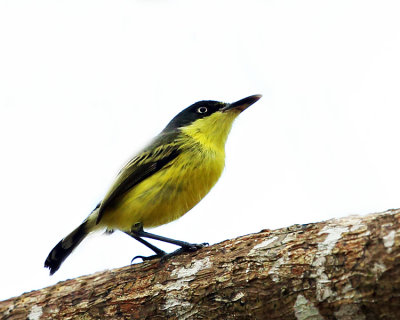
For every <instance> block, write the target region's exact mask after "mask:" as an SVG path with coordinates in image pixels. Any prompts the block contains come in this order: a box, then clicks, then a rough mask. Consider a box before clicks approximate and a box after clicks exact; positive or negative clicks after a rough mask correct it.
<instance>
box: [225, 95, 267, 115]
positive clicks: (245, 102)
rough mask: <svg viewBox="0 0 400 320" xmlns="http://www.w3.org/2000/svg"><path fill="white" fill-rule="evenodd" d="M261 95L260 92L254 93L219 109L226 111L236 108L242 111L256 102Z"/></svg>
mask: <svg viewBox="0 0 400 320" xmlns="http://www.w3.org/2000/svg"><path fill="white" fill-rule="evenodd" d="M261 97H262V95H261V94H255V95H253V96H250V97H247V98H244V99H241V100H239V101H236V102H233V103H230V104H227V105H226V106H225V107H223V108H222V109H221V111H228V110H233V109H235V110H238V111H240V112H242V111H243V110H245V109H247V108H248V107H250V106H251V105H252V104H254V103H256V102H257V101H258V100H259V99H260V98H261Z"/></svg>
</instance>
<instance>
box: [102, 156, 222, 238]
mask: <svg viewBox="0 0 400 320" xmlns="http://www.w3.org/2000/svg"><path fill="white" fill-rule="evenodd" d="M167 166H168V167H166V168H163V169H161V170H160V171H158V172H157V173H155V174H154V175H152V176H151V177H149V178H147V179H145V180H144V181H142V182H141V183H139V184H138V185H137V186H135V187H134V188H132V189H131V190H130V191H128V192H127V193H126V194H125V195H124V196H123V197H122V198H121V200H120V201H118V204H117V205H116V206H115V207H112V208H109V209H106V212H105V213H104V216H103V218H102V220H101V222H102V223H101V224H102V225H103V226H107V227H108V228H112V229H120V230H130V229H131V228H132V226H133V225H134V224H136V223H141V224H142V225H143V227H145V228H151V227H157V226H159V225H162V224H165V223H168V222H171V221H173V220H175V219H178V218H180V217H181V216H182V215H184V214H185V213H186V212H188V211H189V210H190V209H191V208H193V207H194V206H195V205H196V204H197V203H198V202H199V201H200V200H201V199H202V198H203V197H204V196H205V195H206V194H207V193H208V192H209V191H210V189H211V188H212V187H213V186H214V184H215V183H216V182H217V180H218V179H219V177H220V175H221V173H222V171H223V168H224V154H223V153H218V152H214V151H207V152H206V153H205V152H204V150H203V152H201V153H196V154H195V153H194V152H184V153H182V154H180V155H179V156H178V157H177V158H176V159H175V160H173V162H172V163H171V164H168V165H167Z"/></svg>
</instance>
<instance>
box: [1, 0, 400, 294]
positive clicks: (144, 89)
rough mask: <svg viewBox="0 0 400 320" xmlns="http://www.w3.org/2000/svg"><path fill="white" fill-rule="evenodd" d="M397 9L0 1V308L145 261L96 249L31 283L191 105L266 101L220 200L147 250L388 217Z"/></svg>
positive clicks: (205, 204) (399, 36)
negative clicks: (122, 173)
mask: <svg viewBox="0 0 400 320" xmlns="http://www.w3.org/2000/svg"><path fill="white" fill-rule="evenodd" d="M399 9H400V5H399V4H398V1H365V0H363V1H354V0H346V1H321V0H318V1H317V0H316V1H282V0H279V1H267V0H263V1H255V0H247V1H233V0H227V1H216V0H210V1H209V0H203V1H189V0H183V1H167V0H164V1H161V0H154V1H145V0H142V1H134V0H129V1H99V0H96V1H94V0H93V1H89V0H86V1H85V0H83V1H82V0H79V1H59V0H51V1H20V0H12V1H11V0H10V1H5V0H2V1H0V46H1V48H0V139H1V145H0V147H1V156H0V194H1V206H0V212H1V232H0V245H1V261H0V299H6V298H9V297H11V296H15V295H19V294H21V293H22V292H24V291H29V290H33V289H39V288H42V287H45V286H48V285H51V284H54V283H56V282H58V281H60V280H64V279H67V278H73V277H76V276H79V275H84V274H88V273H93V272H96V271H101V270H105V269H108V268H116V267H121V266H125V265H127V264H129V263H130V259H131V258H132V257H133V256H135V255H139V254H142V255H145V254H150V251H149V250H148V249H147V248H146V247H144V246H143V245H141V244H139V243H137V242H135V241H134V240H132V239H130V238H129V237H128V236H126V235H124V234H122V233H119V232H117V233H115V234H113V235H111V236H102V235H100V234H96V235H94V236H91V237H90V238H89V239H87V240H85V241H84V242H83V243H82V245H81V246H80V247H79V248H78V249H77V250H76V251H75V252H74V253H73V254H72V255H71V256H70V258H69V259H67V260H66V262H65V263H64V264H63V265H62V267H61V269H60V270H59V271H58V272H57V273H56V275H55V276H53V277H49V275H48V270H47V269H44V268H43V263H44V260H45V258H46V256H47V254H48V253H49V251H50V249H51V248H52V247H53V246H54V245H55V244H56V243H57V242H58V241H59V240H60V239H61V238H62V237H64V236H65V235H66V234H67V233H68V232H70V231H71V230H72V229H73V228H75V227H76V226H77V225H78V224H79V223H80V222H81V221H82V220H83V219H84V218H85V217H86V216H87V214H89V212H90V211H91V210H92V209H93V207H94V206H95V205H96V204H97V202H98V201H99V200H101V198H102V196H103V195H104V193H105V192H106V191H107V188H108V187H109V185H110V183H111V182H112V180H113V178H114V177H115V175H116V173H117V172H118V170H119V169H120V167H121V166H122V165H123V164H124V163H125V162H126V161H127V160H128V159H129V158H130V156H132V155H134V153H135V151H137V150H139V149H140V148H141V147H142V146H143V145H144V144H145V143H146V142H148V141H149V140H150V139H151V138H152V137H153V136H155V135H156V134H157V133H158V132H159V131H161V130H162V129H163V127H164V126H165V125H166V124H167V122H168V121H169V120H170V119H171V118H172V117H173V116H174V115H175V114H176V113H178V112H179V111H180V110H181V109H183V108H185V107H187V106H188V105H190V104H192V103H194V102H196V101H198V100H202V99H214V100H222V101H227V102H231V101H235V100H238V99H241V98H243V97H245V96H248V95H251V94H258V93H261V94H263V95H264V97H263V98H262V99H261V100H260V101H259V102H257V103H256V104H254V105H253V106H252V107H251V108H249V109H248V110H246V112H244V113H243V114H242V115H241V116H240V117H239V119H237V121H236V122H235V124H234V126H233V129H232V133H231V135H230V137H229V139H228V143H227V146H226V151H227V159H226V169H225V172H224V174H223V176H222V178H221V180H220V181H219V183H218V184H217V186H216V187H215V188H214V189H213V190H212V192H211V193H210V194H209V195H208V196H207V197H206V198H205V199H204V200H203V201H202V202H201V203H200V204H199V205H198V206H196V207H195V208H194V209H193V210H192V211H191V212H190V213H189V214H187V215H186V216H184V217H183V218H182V219H180V220H178V221H176V222H173V223H171V224H169V225H167V226H163V227H160V228H157V229H154V230H153V231H154V232H155V233H158V234H161V235H164V236H169V237H173V238H177V239H181V240H186V241H190V242H206V241H208V242H210V243H211V244H212V243H215V242H219V241H222V240H225V239H228V238H233V237H237V236H240V235H244V234H247V233H251V232H258V231H259V230H261V229H263V228H270V229H273V228H278V227H285V226H289V225H291V224H294V223H310V222H317V221H321V220H324V219H329V218H333V217H339V216H346V215H350V214H367V213H371V212H377V211H383V210H385V209H388V208H397V207H400V198H399V192H400V183H399V181H400V168H399V157H400V152H399V137H400V134H399V128H398V125H399V116H400V109H399V108H400V95H399V87H400V76H399V75H400V58H399V57H400V32H399V31H400V19H399V12H400V11H399ZM160 246H161V247H162V248H164V249H166V250H172V249H174V248H173V247H170V246H165V245H160Z"/></svg>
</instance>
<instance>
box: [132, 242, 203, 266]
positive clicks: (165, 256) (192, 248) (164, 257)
mask: <svg viewBox="0 0 400 320" xmlns="http://www.w3.org/2000/svg"><path fill="white" fill-rule="evenodd" d="M207 246H208V243H207V242H204V243H189V244H188V245H187V246H184V247H182V248H179V249H178V250H175V251H173V252H171V253H166V252H164V251H163V252H162V253H160V254H153V255H152V256H148V257H145V256H136V257H133V259H132V260H131V264H132V263H133V261H135V260H136V259H142V261H150V260H154V259H159V258H160V259H161V261H162V262H164V261H166V260H168V259H169V258H172V257H174V256H177V255H180V254H182V253H185V252H194V251H197V250H199V249H201V248H204V247H207Z"/></svg>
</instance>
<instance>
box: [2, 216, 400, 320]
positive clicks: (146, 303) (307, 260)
mask: <svg viewBox="0 0 400 320" xmlns="http://www.w3.org/2000/svg"><path fill="white" fill-rule="evenodd" d="M399 230H400V209H398V210H389V211H387V212H384V213H379V214H372V215H368V216H364V217H347V218H343V219H334V220H329V221H326V222H321V223H312V224H307V225H294V226H291V227H289V228H284V229H278V230H274V231H271V230H263V231H261V232H259V233H257V234H251V235H246V236H242V237H239V238H237V239H233V240H227V241H224V242H222V243H219V244H216V245H213V246H210V247H207V248H204V249H201V250H199V251H197V252H195V253H189V254H184V255H181V256H177V257H174V258H171V259H170V260H168V261H166V262H164V263H160V261H158V260H156V261H150V262H144V263H141V264H135V265H132V266H127V267H123V268H120V269H115V270H110V271H106V272H101V273H97V274H94V275H89V276H83V277H79V278H77V279H73V280H68V281H63V282H60V283H58V284H56V285H54V286H52V287H48V288H44V289H42V290H38V291H32V292H29V293H25V294H23V295H21V296H19V297H16V298H12V299H9V300H6V301H3V302H0V316H1V319H35V320H36V319H285V320H288V319H302V320H306V319H307V320H316V319H339V320H371V319H385V320H386V319H400V266H399V265H400V231H399Z"/></svg>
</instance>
